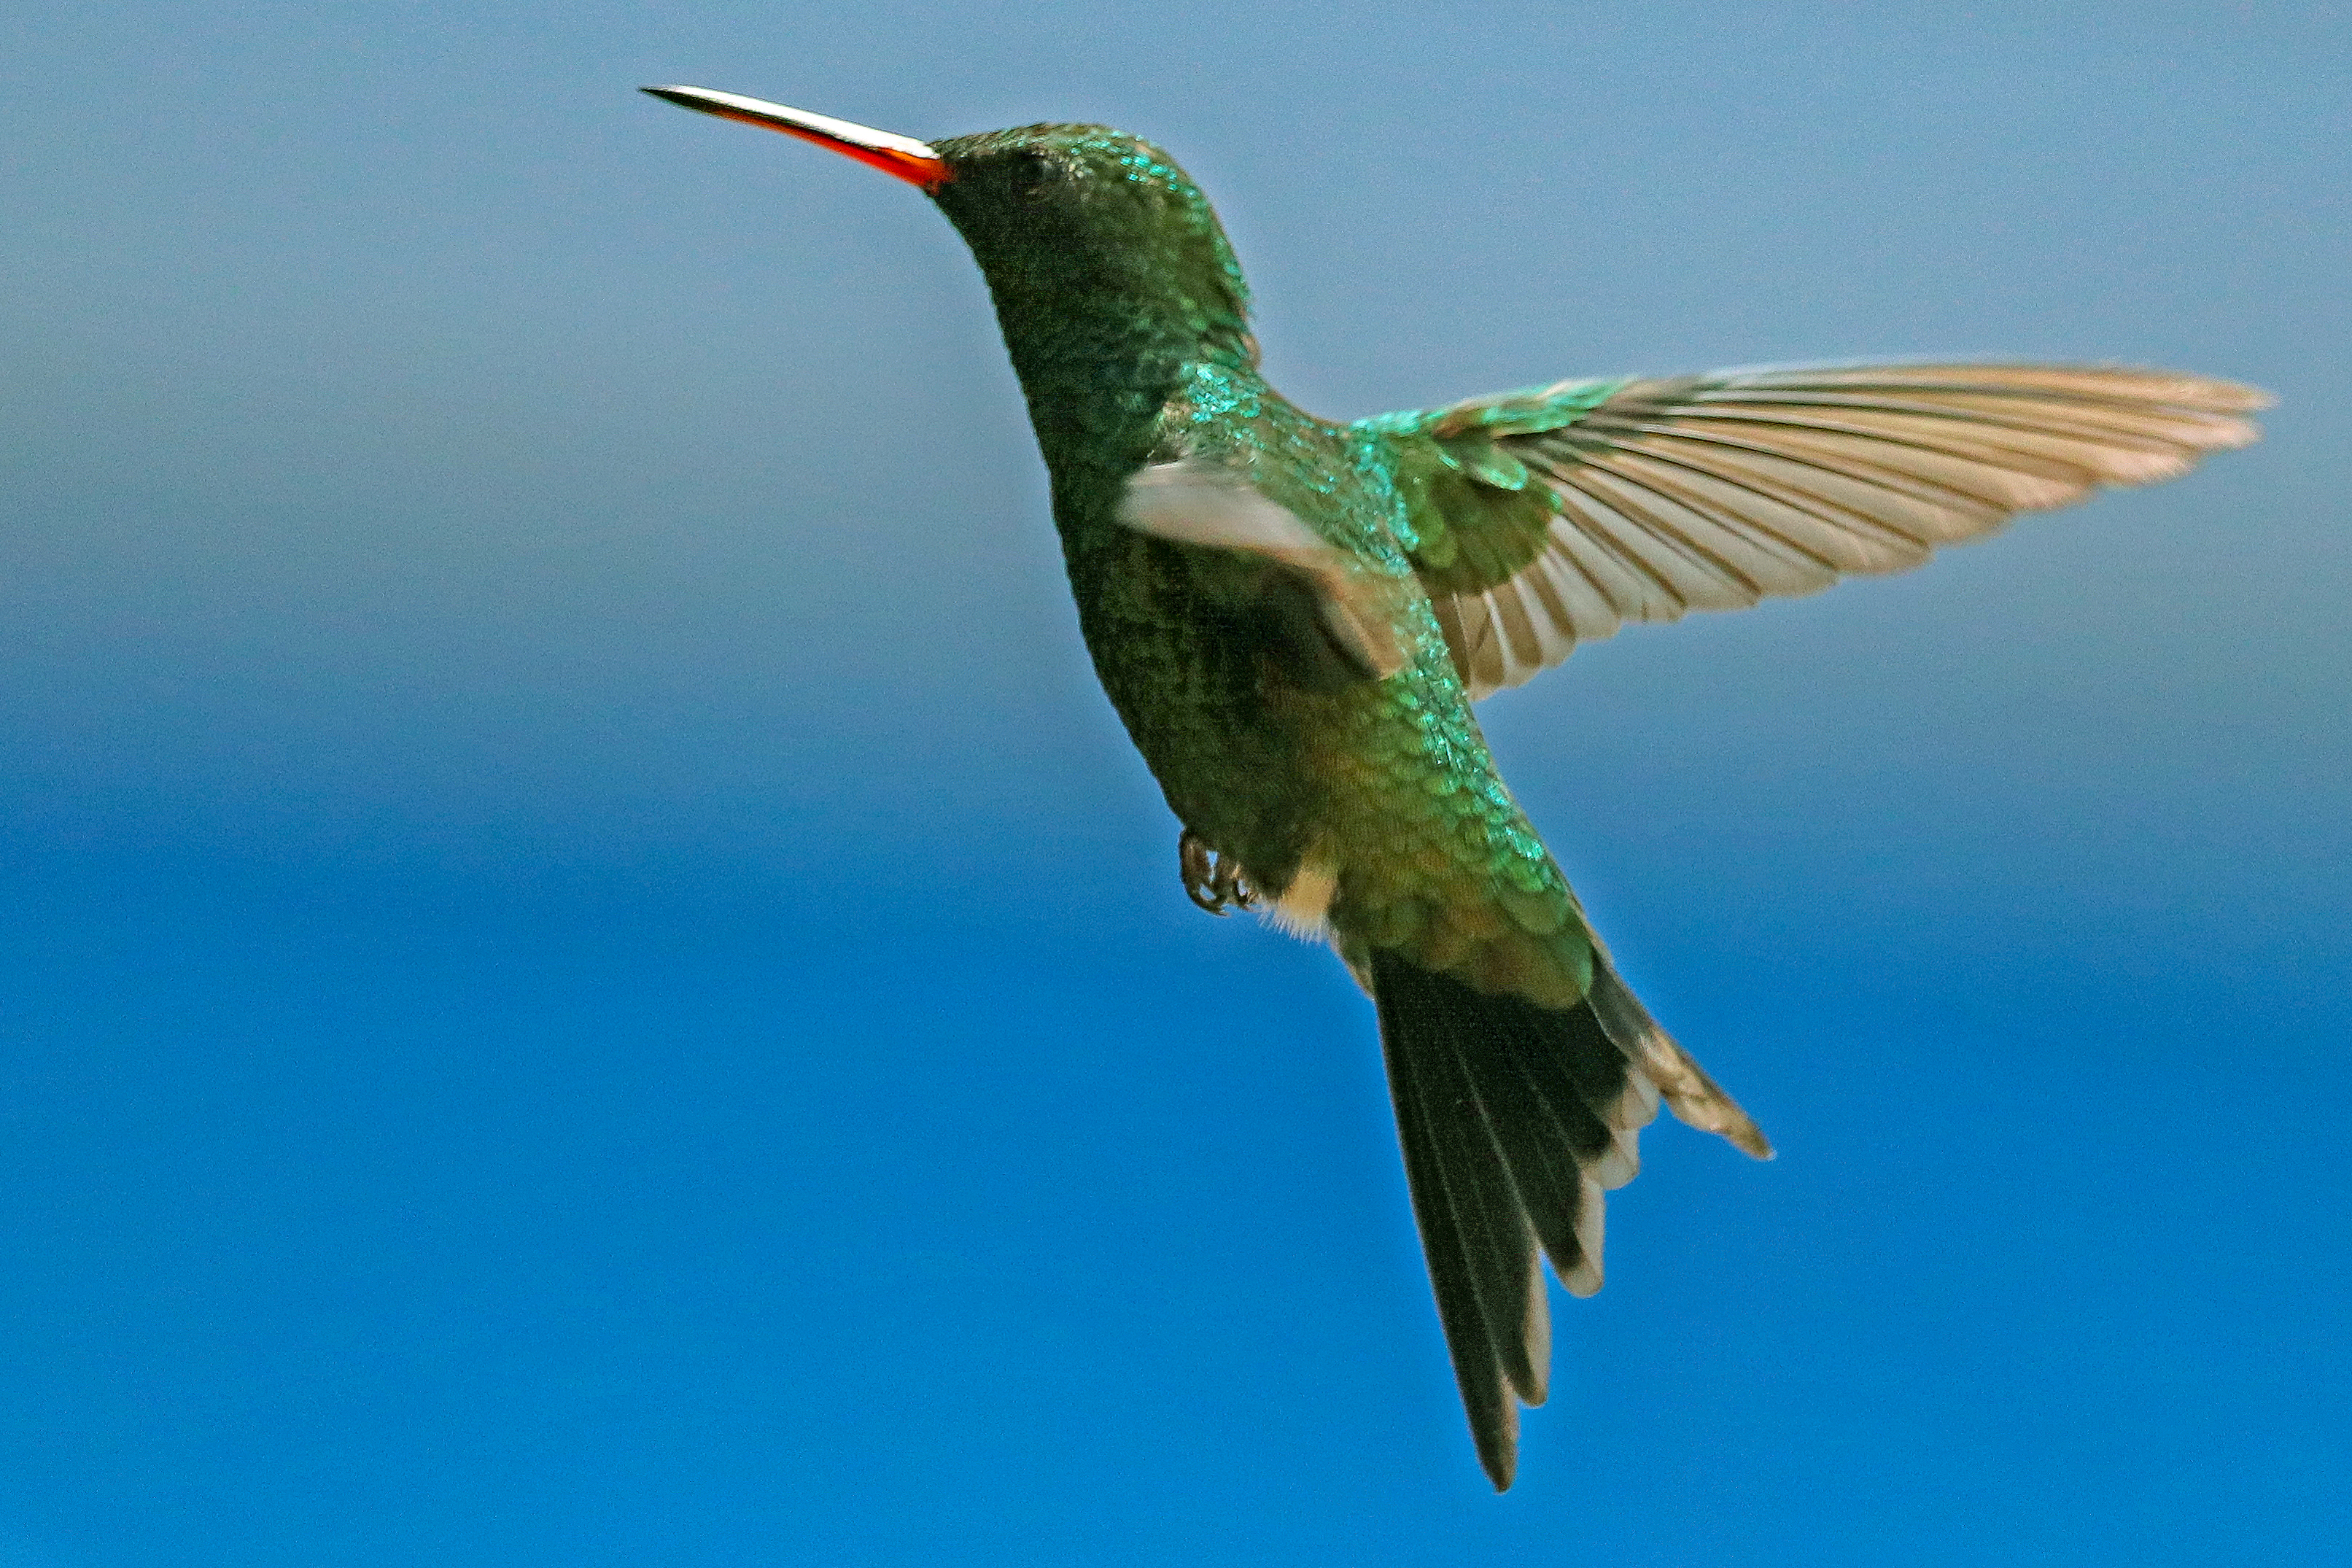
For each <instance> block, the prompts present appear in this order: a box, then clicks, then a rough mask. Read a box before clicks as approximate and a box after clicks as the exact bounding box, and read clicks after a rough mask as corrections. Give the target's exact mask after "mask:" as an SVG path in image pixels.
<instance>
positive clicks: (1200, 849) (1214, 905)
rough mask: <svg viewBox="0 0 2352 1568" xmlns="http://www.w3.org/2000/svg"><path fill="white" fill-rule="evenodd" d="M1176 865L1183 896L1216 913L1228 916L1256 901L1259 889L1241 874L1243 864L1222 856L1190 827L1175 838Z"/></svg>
mask: <svg viewBox="0 0 2352 1568" xmlns="http://www.w3.org/2000/svg"><path fill="white" fill-rule="evenodd" d="M1176 867H1177V871H1178V873H1179V874H1180V875H1181V876H1182V878H1183V879H1184V896H1185V897H1186V898H1188V899H1190V900H1192V901H1193V902H1194V903H1195V904H1198V905H1199V906H1200V907H1201V908H1202V909H1204V910H1208V911H1209V912H1210V913H1211V914H1213V915H1219V916H1223V915H1229V914H1231V913H1233V911H1234V910H1245V909H1248V908H1249V907H1251V906H1252V905H1253V904H1255V903H1256V902H1257V889H1255V888H1253V887H1251V886H1250V884H1249V879H1248V878H1246V877H1244V876H1243V875H1242V868H1241V863H1240V862H1239V861H1237V860H1235V859H1234V858H1232V857H1231V856H1228V855H1220V854H1218V853H1217V852H1216V851H1215V850H1213V849H1212V848H1210V847H1209V846H1208V842H1207V841H1206V840H1205V839H1203V838H1202V837H1201V836H1200V835H1199V834H1197V833H1195V832H1193V831H1192V829H1191V828H1189V827H1188V828H1186V829H1185V830H1184V836H1183V837H1181V838H1179V839H1178V840H1177V841H1176Z"/></svg>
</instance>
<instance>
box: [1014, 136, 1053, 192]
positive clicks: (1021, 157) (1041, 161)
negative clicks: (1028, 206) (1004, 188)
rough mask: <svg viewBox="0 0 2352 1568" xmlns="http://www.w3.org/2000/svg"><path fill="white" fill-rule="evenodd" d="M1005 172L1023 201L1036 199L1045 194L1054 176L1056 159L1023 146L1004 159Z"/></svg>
mask: <svg viewBox="0 0 2352 1568" xmlns="http://www.w3.org/2000/svg"><path fill="white" fill-rule="evenodd" d="M1004 163H1005V174H1006V178H1007V180H1008V181H1009V182H1010V183H1011V184H1012V186H1013V195H1016V196H1018V197H1020V198H1021V199H1022V200H1023V201H1034V200H1035V199H1036V198H1037V197H1038V196H1040V195H1043V194H1045V186H1046V184H1047V183H1048V182H1049V181H1051V180H1052V179H1053V177H1054V161H1053V160H1052V159H1051V158H1048V157H1046V156H1045V153H1038V152H1033V151H1031V150H1030V149H1028V148H1025V147H1024V148H1023V149H1022V150H1021V151H1020V152H1017V153H1013V155H1012V156H1011V157H1009V158H1007V159H1006V160H1005V161H1004Z"/></svg>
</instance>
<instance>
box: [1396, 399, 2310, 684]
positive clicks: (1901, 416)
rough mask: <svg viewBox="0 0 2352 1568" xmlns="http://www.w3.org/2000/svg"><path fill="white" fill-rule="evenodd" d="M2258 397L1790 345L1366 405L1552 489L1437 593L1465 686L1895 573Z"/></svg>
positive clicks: (2255, 405)
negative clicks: (1514, 467)
mask: <svg viewBox="0 0 2352 1568" xmlns="http://www.w3.org/2000/svg"><path fill="white" fill-rule="evenodd" d="M1577 388H1589V389H1590V391H1589V393H1587V394H1585V395H1581V396H1572V397H1569V398H1567V399H1565V400H1564V401H1563V402H1561V403H1560V405H1559V408H1560V412H1559V413H1558V414H1557V415H1556V416H1552V417H1551V418H1550V419H1549V424H1548V425H1546V427H1542V428H1530V426H1533V425H1544V424H1545V420H1544V418H1543V417H1542V416H1540V413H1539V411H1540V409H1541V408H1542V407H1544V406H1546V405H1545V404H1544V402H1543V400H1544V399H1545V398H1547V397H1551V396H1553V395H1558V394H1560V393H1561V392H1562V391H1563V390H1564V389H1568V390H1572V389H1577ZM1604 391H1605V392H1606V395H1602V394H1603V392H1604ZM2269 402H2270V398H2269V397H2268V395H2266V394H2264V393H2262V392H2260V391H2258V390H2256V389H2255V388H2252V387H2249V386H2242V385H2239V384H2235V383H2231V382H2226V381H2216V380H2212V379H2210V378H2207V377H2202V376H2192V375H2182V374H2175V373H2172V372H2167V371H2151V370H2137V369H2128V368H2123V367H2115V366H2099V365H2040V364H1998V363H1993V364H1934V363H1930V364H1845V365H1811V366H1806V365H1796V366H1783V367H1769V368H1764V369H1758V370H1746V371H1730V372H1723V373H1718V374H1713V375H1705V376H1682V377H1675V378H1670V379H1654V380H1646V381H1640V380H1637V381H1629V382H1622V383H1610V384H1598V383H1572V384H1571V383H1562V384H1560V385H1559V386H1558V387H1552V388H1544V389H1539V390H1538V392H1536V393H1533V394H1506V395H1502V396H1499V397H1496V398H1487V399H1474V400H1472V401H1471V402H1468V403H1465V404H1458V405H1454V407H1453V408H1451V409H1446V410H1442V411H1439V412H1438V413H1436V414H1434V415H1431V416H1383V418H1382V419H1381V420H1380V421H1372V422H1370V423H1371V424H1373V425H1375V426H1379V427H1381V428H1383V429H1390V430H1419V431H1423V432H1425V433H1427V434H1428V435H1430V436H1431V437H1432V438H1433V439H1436V440H1439V441H1441V442H1443V441H1446V440H1456V441H1466V440H1470V439H1473V438H1475V439H1478V440H1486V441H1491V442H1492V446H1493V448H1498V449H1499V450H1500V451H1501V452H1502V453H1504V454H1507V456H1508V457H1511V458H1517V459H1518V460H1519V461H1520V462H1522V463H1524V464H1525V465H1526V467H1527V468H1528V470H1529V471H1530V472H1531V474H1532V475H1533V476H1534V478H1535V479H1537V480H1539V481H1540V482H1541V483H1542V484H1543V485H1544V486H1546V487H1547V488H1549V490H1550V491H1551V493H1552V495H1553V497H1554V499H1555V500H1556V501H1557V503H1558V507H1559V511H1558V515H1557V516H1556V517H1554V518H1553V519H1552V521H1551V522H1550V525H1549V531H1548V533H1547V534H1545V536H1544V537H1543V538H1542V540H1541V541H1540V545H1539V548H1538V549H1537V551H1536V553H1535V555H1534V558H1533V559H1532V560H1527V557H1526V554H1525V547H1524V546H1523V547H1522V552H1521V553H1520V554H1519V555H1518V556H1517V557H1514V559H1517V560H1523V561H1527V563H1526V564H1525V565H1524V566H1522V567H1520V568H1519V569H1518V571H1517V574H1515V575H1514V576H1513V577H1512V578H1510V579H1508V580H1507V581H1505V582H1501V583H1482V584H1475V585H1473V586H1469V587H1463V586H1460V585H1458V584H1457V585H1456V586H1454V588H1453V589H1452V590H1451V591H1450V592H1444V593H1434V594H1433V597H1434V600H1435V602H1436V605H1437V610H1438V619H1439V623H1440V626H1441V627H1442V629H1444V632H1445V634H1446V637H1447V641H1448V643H1449V645H1450V646H1451V647H1453V648H1454V651H1455V654H1456V658H1457V662H1458V663H1459V664H1460V665H1461V667H1462V674H1463V677H1464V679H1465V683H1466V684H1467V685H1468V687H1469V689H1470V692H1471V695H1473V696H1474V697H1478V696H1485V695H1486V694H1487V693H1488V692H1491V691H1493V690H1496V689H1498V688H1500V687H1503V686H1512V685H1517V684H1518V683H1519V682H1521V681H1524V680H1526V679H1529V678H1530V677H1532V676H1533V675H1535V674H1536V673H1537V672H1538V670H1541V669H1545V668H1549V667H1550V666H1552V665H1555V664H1558V663H1559V662H1560V660H1561V659H1563V658H1566V657H1567V655H1568V653H1569V652H1570V649H1572V648H1573V647H1575V645H1576V644H1578V643H1580V642H1592V641H1596V640H1598V639H1600V638H1601V637H1608V636H1610V635H1611V634H1612V633H1613V632H1615V631H1616V630H1617V628H1618V627H1619V626H1622V625H1623V624H1624V623H1626V622H1628V621H1671V620H1675V619H1678V618H1679V617H1680V616H1683V615H1685V613H1687V612H1689V611H1692V610H1717V609H1737V608H1740V607H1742V606H1745V605H1753V604H1756V603H1758V602H1759V601H1760V600H1762V599H1765V598H1777V597H1785V596H1790V595H1802V594H1811V593H1817V592H1819V591H1820V590H1821V589H1822V588H1826V587H1828V586H1829V585H1830V584H1832V583H1835V582H1837V581H1838V580H1840V579H1841V578H1843V577H1848V576H1870V575H1878V574H1885V573H1891V572H1901V571H1906V570H1907V569H1909V568H1911V567H1913V566H1916V565H1918V564H1919V563H1922V562H1924V561H1926V560H1927V558H1928V557H1929V556H1930V555H1931V554H1933V553H1934V552H1935V551H1936V549H1937V548H1938V547H1939V546H1942V545H1947V544H1956V543H1959V542H1964V541H1967V540H1972V539H1979V538H1982V537H1984V536H1986V535H1988V534H1990V533H1992V532H1995V531H1998V530H1999V529H2000V527H2001V526H2002V525H2003V524H2005V523H2006V522H2007V521H2009V520H2010V519H2011V517H2013V516H2015V515H2016V514H2017V513H2019V512H2022V511H2037V510H2047V509H2050V508H2053V507H2060V506H2066V505H2069V504H2071V503H2073V502H2074V501H2077V500H2083V499H2084V497H2086V496H2088V495H2090V494H2091V493H2092V492H2093V491H2095V490H2096V489H2099V488H2100V487H2102V486H2106V485H2141V484H2153V483H2156V482H2158V481H2159V480H2163V479H2173V478H2177V477H2178V476H2179V475H2181V474H2184V473H2186V472H2188V471H2189V469H2190V468H2193V467H2195V466H2196V464H2197V462H2198V460H2199V459H2200V458H2202V457H2203V456H2204V455H2205V454H2206V453H2208V452H2212V451H2219V450H2222V449H2225V448H2229V447H2243V446H2246V445H2248V444H2249V443H2251V442H2252V441H2253V440H2254V439H2256V437H2257V436H2258V434H2259V432H2258V430H2257V429H2256V427H2255V426H2254V425H2253V424H2252V421H2250V420H2249V419H2247V418H2245V417H2244V416H2245V415H2247V414H2249V413H2251V412H2252V411H2254V410H2256V409H2259V408H2262V407H2264V406H2267V405H2268V404H2269ZM1531 409H1532V410H1537V411H1538V412H1537V413H1530V412H1529V411H1530V410H1531ZM1415 420H1419V421H1420V423H1418V424H1416V423H1415ZM1497 432H1500V433H1499V434H1497ZM1448 461H1451V462H1455V463H1456V464H1457V466H1460V467H1463V468H1464V471H1465V472H1472V473H1474V474H1475V473H1476V472H1480V471H1484V466H1482V465H1481V464H1480V463H1478V462H1475V461H1472V462H1466V463H1465V460H1464V459H1462V458H1458V457H1456V458H1448ZM1449 521H1455V520H1452V519H1449ZM1475 525H1476V520H1475V518H1474V519H1471V520H1469V521H1468V523H1467V524H1466V525H1465V524H1462V523H1459V522H1457V526H1470V527H1475Z"/></svg>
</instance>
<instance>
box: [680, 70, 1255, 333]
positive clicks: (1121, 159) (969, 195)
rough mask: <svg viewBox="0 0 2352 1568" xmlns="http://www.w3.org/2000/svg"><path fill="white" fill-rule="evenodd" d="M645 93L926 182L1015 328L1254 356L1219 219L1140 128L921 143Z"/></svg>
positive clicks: (703, 98)
mask: <svg viewBox="0 0 2352 1568" xmlns="http://www.w3.org/2000/svg"><path fill="white" fill-rule="evenodd" d="M645 90H646V91H647V92H649V93H651V94H653V95H654V96H655V97H656V98H661V99H666V100H668V101H669V102H672V103H675V104H677V105H679V106H680V107H682V108H686V109H695V110H701V111H702V112H704V113H706V114H716V115H719V116H721V117H723V118H725V119H729V120H740V121H744V122H745V123H747V124H752V125H759V126H763V127H765V128H767V129H769V130H772V131H781V132H784V133H785V134H787V135H791V136H797V137H800V138H801V139H802V140H803V141H808V142H815V143H817V144H818V145H819V146H823V147H827V148H830V149H831V150H833V151H834V152H836V153H843V154H845V155H846V156H848V157H852V158H856V160H858V161H859V162H860V163H866V164H868V165H870V166H872V167H874V168H877V169H880V170H882V171H883V172H884V173H885V174H894V175H896V176H898V178H900V179H902V180H905V181H907V182H908V183H909V184H914V185H918V186H919V187H921V189H922V190H923V192H924V193H925V194H926V195H929V197H930V198H931V200H933V201H934V202H936V203H938V204H939V206H940V211H941V212H943V213H945V214H946V215H947V217H948V221H949V222H950V223H952V224H954V225H955V226H956V228H957V230H958V232H960V233H961V235H962V236H963V237H964V240H965V242H966V243H967V244H969V245H970V246H971V250H972V255H973V257H974V258H976V259H977V260H978V261H979V262H980V267H981V270H982V273H984V274H985V275H986V276H987V279H988V282H989V288H990V290H991V291H992V293H993V294H994V295H995V296H996V301H997V309H998V313H999V315H1000V316H1001V317H1002V318H1003V321H1004V323H1005V328H1006V333H1007V336H1008V338H1011V337H1014V336H1016V333H1025V332H1028V331H1042V332H1045V333H1048V334H1051V333H1054V332H1055V331H1059V330H1062V329H1065V328H1071V327H1076V326H1079V325H1081V324H1082V323H1086V322H1098V323H1104V324H1108V322H1109V321H1112V320H1114V319H1116V320H1118V321H1123V322H1125V323H1127V324H1128V325H1129V326H1131V327H1133V328H1136V329H1139V330H1142V331H1148V332H1150V333H1152V334H1153V335H1161V334H1171V335H1172V334H1181V335H1183V336H1186V337H1189V338H1191V339H1192V340H1194V341H1196V342H1204V343H1206V344H1208V345H1211V346H1213V347H1220V348H1228V349H1230V350H1231V351H1232V352H1234V353H1241V354H1244V355H1245V356H1248V357H1253V358H1254V357H1255V355H1254V353H1252V352H1251V350H1250V349H1249V347H1248V336H1247V334H1248V331H1249V328H1248V317H1249V289H1248V286H1247V285H1246V284H1244V282H1243V280H1242V271H1241V267H1240V265H1239V264H1238V263H1237V262H1236V261H1235V260H1234V252H1233V247H1232V245H1231V244H1230V243H1229V242H1228V241H1227V240H1226V238H1225V231H1224V227H1223V225H1222V224H1220V223H1218V221H1217V215H1216V213H1215V212H1214V211H1213V210H1212V209H1211V208H1210V206H1209V203H1208V199H1207V198H1206V197H1205V196H1203V195H1202V194H1201V189H1200V187H1199V186H1198V185H1195V184H1193V183H1192V180H1191V178H1190V177H1188V176H1187V175H1186V174H1185V173H1184V171H1183V170H1182V169H1181V168H1179V167H1177V165H1176V163H1175V160H1173V159H1172V158H1171V157H1169V156H1168V154H1167V153H1164V152H1162V151H1161V150H1160V148H1158V147H1156V146H1154V145H1152V144H1151V143H1150V142H1146V141H1144V140H1142V139H1141V138H1140V137H1136V136H1130V135H1128V134H1127V133H1126V132H1120V131H1114V130H1111V129H1110V128H1108V126H1101V125H1026V126H1022V127H1020V128H1019V129H1017V130H1012V131H991V132H982V134H979V135H976V136H958V137H954V138H951V139H950V140H948V141H945V142H918V141H916V140H914V139H913V138H912V137H908V136H899V135H896V134H893V133H892V132H887V131H876V130H874V129H872V128H871V127H869V126H864V125H855V124H852V123H850V122H849V121H843V120H834V119H831V118H830V117H828V116H825V115H821V114H811V113H809V112H808V111H807V110H798V109H787V108H785V107H784V106H783V105H782V104H777V103H768V102H765V101H763V100H760V99H755V98H743V97H740V96H739V95H737V94H734V93H726V92H714V91H712V90H710V89H708V88H698V87H649V88H647V89H645ZM1013 347H1014V354H1015V358H1016V359H1019V358H1020V357H1022V355H1021V347H1022V345H1021V344H1020V343H1019V342H1015V343H1014V344H1013Z"/></svg>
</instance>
